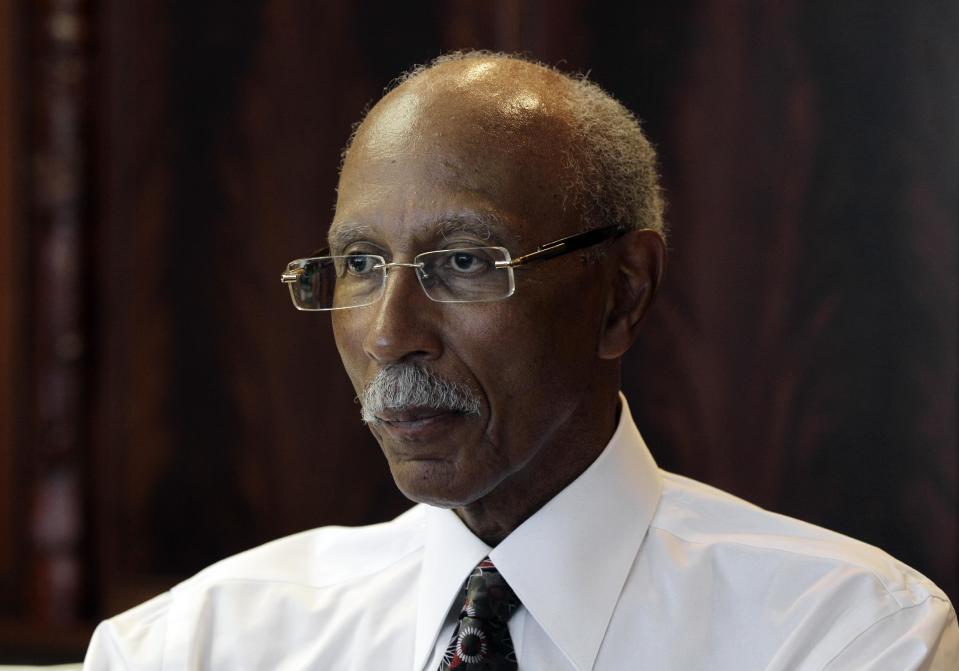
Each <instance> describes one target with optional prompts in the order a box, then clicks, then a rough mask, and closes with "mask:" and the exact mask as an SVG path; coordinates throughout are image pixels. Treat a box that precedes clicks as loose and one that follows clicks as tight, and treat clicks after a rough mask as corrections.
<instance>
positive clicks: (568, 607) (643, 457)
mask: <svg viewBox="0 0 959 671" xmlns="http://www.w3.org/2000/svg"><path fill="white" fill-rule="evenodd" d="M620 403H621V408H622V410H621V412H620V418H619V425H618V426H617V428H616V431H615V432H614V433H613V437H612V438H611V439H610V441H609V443H608V444H607V446H606V448H605V450H603V453H602V454H601V455H600V456H599V457H598V458H597V459H596V461H594V462H593V463H592V464H591V465H590V466H589V468H587V469H586V470H585V471H584V472H583V473H582V474H581V475H580V476H579V477H578V478H577V479H576V480H574V481H573V482H572V483H570V485H569V486H567V487H566V489H564V490H563V491H561V492H560V493H559V494H557V495H556V496H555V497H553V499H552V500H550V501H549V502H548V503H547V504H546V505H545V506H543V507H542V508H541V509H540V510H538V511H537V512H536V513H535V514H533V515H532V516H531V517H530V518H529V519H528V520H526V521H525V522H523V524H521V525H520V526H519V527H518V528H517V529H515V530H514V531H513V533H511V534H510V535H509V536H507V537H506V538H505V539H504V540H503V541H502V542H501V543H500V544H499V545H497V546H496V547H495V548H492V549H491V548H490V547H489V546H488V545H486V544H485V543H484V542H482V541H481V540H479V539H478V538H477V537H476V536H474V535H473V534H472V532H470V531H469V529H468V528H467V527H466V526H465V525H464V524H463V523H462V522H461V521H460V519H459V518H458V517H457V516H456V514H455V513H454V512H453V511H451V510H441V509H438V508H430V509H429V512H428V516H427V532H426V544H425V550H424V557H423V573H422V577H421V581H420V594H419V608H418V613H417V626H416V646H415V658H414V659H415V666H414V669H421V668H423V665H424V664H426V662H427V660H428V658H429V656H430V654H431V653H432V651H433V648H434V646H435V641H436V636H437V635H438V634H439V631H440V629H441V628H442V626H443V622H444V620H445V618H446V615H447V613H448V612H449V609H450V607H451V606H452V604H453V601H454V600H455V599H456V598H457V597H458V596H459V593H460V590H461V588H462V586H463V581H464V580H465V578H466V576H468V575H469V573H470V571H472V569H473V567H474V566H475V565H476V564H477V563H478V562H479V561H480V560H481V559H482V558H483V557H485V556H487V555H489V557H490V559H491V560H492V561H493V563H494V564H496V567H497V568H498V569H499V571H500V573H501V574H502V575H503V577H504V578H505V579H506V581H507V582H508V583H509V585H510V586H511V587H512V588H513V591H514V592H516V595H517V596H518V597H519V598H520V600H521V601H522V602H523V605H524V606H525V607H526V609H527V610H528V611H529V613H530V615H531V616H532V617H533V618H534V619H535V620H536V621H537V622H538V623H539V625H540V626H541V627H542V628H543V630H544V631H545V632H546V633H547V635H549V637H550V639H552V641H553V642H554V643H555V644H556V645H557V646H558V647H559V648H560V650H562V651H563V654H565V655H566V657H567V658H568V659H569V660H570V662H571V663H572V664H573V666H574V667H575V668H576V669H578V670H579V671H586V670H588V669H591V668H592V666H593V663H594V661H595V659H596V655H597V653H598V652H599V647H600V644H601V643H602V641H603V637H604V635H605V633H606V627H607V625H608V624H609V620H610V618H611V617H612V614H613V610H614V608H615V607H616V603H617V601H618V599H619V595H620V592H621V591H622V587H623V584H624V583H625V581H626V577H627V574H628V573H629V570H630V567H631V566H632V565H633V560H634V559H635V557H636V553H637V552H638V550H639V546H640V545H641V544H642V542H643V538H644V537H645V535H646V530H647V528H648V527H649V523H650V521H651V520H652V518H653V514H654V513H655V511H656V507H657V505H658V504H659V497H660V494H661V492H662V482H661V481H660V477H659V472H658V469H657V467H656V463H655V462H654V461H653V457H652V455H651V454H650V453H649V450H648V448H647V447H646V444H645V443H644V442H643V439H642V437H641V436H640V434H639V431H638V430H637V428H636V424H635V423H634V422H633V418H632V416H631V415H630V412H629V406H628V405H627V403H626V399H625V398H624V397H623V396H622V394H620Z"/></svg>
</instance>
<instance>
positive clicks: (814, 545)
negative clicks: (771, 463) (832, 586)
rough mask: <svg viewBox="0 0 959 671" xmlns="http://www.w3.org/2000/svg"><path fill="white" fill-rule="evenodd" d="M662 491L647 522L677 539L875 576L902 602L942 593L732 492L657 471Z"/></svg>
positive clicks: (877, 553)
mask: <svg viewBox="0 0 959 671" xmlns="http://www.w3.org/2000/svg"><path fill="white" fill-rule="evenodd" d="M662 475H663V484H664V487H663V496H662V500H661V502H660V507H659V510H658V511H657V513H656V516H655V517H654V519H653V522H652V526H653V527H655V528H656V529H658V530H660V531H662V532H665V533H668V534H670V535H671V536H673V537H674V538H675V539H676V540H677V541H678V542H680V543H684V544H690V545H695V546H699V547H701V548H706V547H709V548H712V549H713V550H715V551H721V552H726V553H734V554H738V555H741V556H743V557H747V556H748V557H751V558H754V559H755V560H756V561H757V562H759V563H761V562H762V561H763V559H766V561H768V562H769V563H771V564H775V565H777V566H780V567H781V566H783V565H789V566H794V567H795V570H797V571H799V570H801V568H802V567H813V566H820V567H822V568H823V569H826V568H829V569H831V570H838V571H840V572H846V573H849V574H850V575H853V574H855V575H857V576H860V577H861V578H864V579H867V580H871V581H875V583H876V584H877V585H878V586H880V587H881V588H882V590H883V591H885V592H888V593H889V594H892V595H894V597H895V599H896V600H897V601H900V602H901V603H902V604H903V605H909V604H913V603H916V602H918V601H921V600H923V599H925V598H928V597H930V596H934V597H939V598H943V599H945V594H944V593H943V592H942V591H941V590H940V589H939V588H938V587H936V586H935V585H934V584H933V583H932V582H931V581H930V580H929V579H928V578H926V577H925V576H923V575H922V574H920V573H919V572H918V571H916V570H914V569H912V568H910V567H909V566H907V565H906V564H904V563H902V562H900V561H898V560H897V559H895V558H893V557H891V556H890V555H889V554H887V553H886V552H884V551H882V550H880V549H879V548H877V547H875V546H873V545H869V544H868V543H863V542H861V541H858V540H855V539H853V538H850V537H848V536H845V535H843V534H840V533H836V532H834V531H830V530H828V529H824V528H822V527H819V526H816V525H814V524H809V523H807V522H803V521H801V520H797V519H795V518H792V517H788V516H786V515H780V514H777V513H773V512H770V511H768V510H764V509H763V508H760V507H759V506H756V505H754V504H752V503H749V502H747V501H744V500H743V499H740V498H738V497H736V496H733V495H732V494H729V493H727V492H724V491H722V490H719V489H716V488H715V487H711V486H709V485H706V484H703V483H701V482H697V481H695V480H692V479H690V478H686V477H683V476H680V475H676V474H673V473H667V472H663V473H662Z"/></svg>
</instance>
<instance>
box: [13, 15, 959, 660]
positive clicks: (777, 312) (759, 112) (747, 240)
mask: <svg viewBox="0 0 959 671" xmlns="http://www.w3.org/2000/svg"><path fill="white" fill-rule="evenodd" d="M957 34H959V5H957V3H955V2H952V1H951V0H942V1H937V0H929V1H926V2H914V3H904V2H900V1H899V0H875V1H873V2H857V1H853V0H830V1H828V2H827V1H805V0H777V1H776V2H768V1H765V0H675V1H673V2H640V1H637V2H629V3H626V2H622V3H611V2H587V1H586V0H551V1H547V0H486V1H479V0H477V1H467V0H454V1H449V2H438V1H437V2H428V3H398V2H387V1H386V0H375V1H369V2H355V1H354V2H351V1H348V0H327V1H325V2H313V1H312V0H270V1H268V0H207V1H205V2H196V3H193V2H171V1H169V0H166V1H164V0H137V1H136V2H122V1H119V0H114V1H112V2H111V1H109V0H103V1H100V2H93V1H85V0H34V1H32V2H31V1H27V0H3V2H2V4H0V662H14V661H20V662H27V661H29V662H55V661H60V660H77V659H80V658H81V657H82V654H83V650H84V648H85V644H86V640H87V638H88V636H89V634H90V632H91V631H92V628H93V626H94V625H95V623H96V622H97V620H99V619H101V618H103V617H105V616H109V615H111V614H114V613H116V612H118V611H120V610H122V609H125V608H127V607H129V606H132V605H134V604H135V603H137V602H139V601H142V600H144V599H146V598H147V597H149V596H151V595H153V594H155V593H156V592H158V591H161V590H163V589H166V588H168V587H169V586H171V585H172V584H174V583H175V582H177V581H178V580H181V579H182V578H184V577H186V576H188V575H190V574H191V573H193V572H194V571H196V570H198V569H199V568H201V567H203V566H205V565H207V564H209V563H210V562H212V561H214V560H217V559H219V558H222V557H224V556H226V555H229V554H231V553H234V552H236V551H239V550H242V549H245V548H248V547H251V546H253V545H256V544H258V543H261V542H263V541H266V540H268V539H271V538H275V537H278V536H281V535H284V534H289V533H292V532H295V531H298V530H301V529H305V528H309V527H313V526H317V525H324V524H363V523H369V522H373V521H378V520H384V519H388V518H390V517H391V516H393V515H395V514H397V513H399V512H400V511H402V510H403V509H405V508H406V507H407V506H408V505H409V504H408V502H406V501H405V500H404V499H403V498H402V497H401V496H400V495H399V494H398V493H397V492H396V491H395V489H394V486H393V483H392V480H391V478H390V475H389V471H388V469H387V468H386V465H385V463H384V461H383V459H382V457H381V455H380V453H379V449H378V447H377V446H376V444H375V442H374V441H373V440H372V439H371V438H370V436H369V435H368V434H367V432H366V430H365V429H364V427H363V426H362V425H361V423H360V421H359V418H358V411H357V407H356V406H355V404H354V402H353V392H352V389H351V387H350V385H349V383H348V380H347V378H346V376H345V374H344V373H343V371H342V369H341V366H340V362H339V360H338V357H337V354H336V352H335V349H334V346H333V342H332V337H331V334H330V329H329V323H328V318H327V317H325V316H323V315H310V314H304V313H297V312H295V311H294V310H293V307H292V305H291V304H290V300H289V296H288V295H287V293H286V291H285V289H284V287H282V286H281V284H280V282H279V273H280V271H281V270H282V269H283V267H284V265H285V263H286V262H287V261H289V260H290V259H292V258H295V257H299V256H303V255H304V254H308V253H309V252H310V251H311V250H313V249H314V248H316V247H319V246H320V245H321V243H322V241H323V239H324V234H325V231H326V227H327V223H328V221H329V220H330V217H331V206H332V204H333V195H334V194H333V188H334V185H335V180H336V166H337V163H338V161H339V151H340V147H341V146H342V145H343V143H344V142H345V140H346V138H347V136H348V134H349V132H350V125H351V123H352V122H354V121H355V120H356V119H357V118H358V117H359V115H360V114H361V111H362V110H363V109H364V106H366V105H367V104H368V103H369V102H370V101H372V100H375V99H376V98H377V97H378V96H379V94H380V92H381V91H382V89H383V87H384V86H386V85H387V84H388V83H389V82H390V80H391V79H393V78H394V77H395V76H396V75H398V74H399V73H400V72H401V71H403V70H404V69H406V68H408V67H410V66H412V65H413V64H416V63H420V62H423V61H425V60H428V59H430V58H432V57H434V56H436V55H438V54H440V53H442V52H444V51H447V50H450V49H460V48H489V49H502V50H507V51H520V52H524V53H526V54H529V55H531V56H533V57H536V58H538V59H541V60H544V61H546V62H548V63H551V64H556V65H558V66H559V67H561V68H563V69H568V70H579V71H588V72H589V73H590V76H591V77H592V78H593V79H594V80H596V81H597V82H598V83H600V84H601V85H602V86H604V87H606V88H607V89H608V90H610V91H611V92H612V93H613V94H614V95H616V96H617V97H618V98H620V99H621V100H622V101H623V102H624V103H625V104H626V105H627V106H628V107H630V108H631V109H633V110H634V111H635V112H637V113H638V114H639V115H640V116H641V117H642V119H644V121H645V127H646V129H647V131H648V134H649V135H650V137H651V138H652V140H653V141H654V142H655V144H656V145H657V146H658V147H659V150H660V152H661V157H662V168H663V174H664V180H665V185H666V190H667V195H668V198H669V201H670V210H669V215H668V218H669V221H670V224H671V227H672V238H671V265H670V269H669V272H668V277H667V283H666V287H665V290H664V292H663V293H662V295H661V296H660V299H659V301H658V304H657V305H656V307H655V308H654V310H653V312H652V314H651V315H650V317H649V319H648V324H647V326H646V327H645V331H644V333H643V335H642V338H641V341H640V342H639V344H638V346H637V347H636V348H635V351H634V352H633V353H632V354H631V355H630V357H629V359H628V360H627V362H626V378H625V379H626V381H625V385H624V386H625V391H626V393H627V395H628V397H629V398H630V401H631V404H632V408H633V410H634V413H635V414H636V416H637V420H638V423H639V426H640V428H641V430H642V431H643V433H644V435H645V437H646V439H647V441H648V442H649V444H650V446H651V449H652V450H653V453H654V455H655V456H656V458H657V460H658V462H659V464H660V465H661V466H662V467H664V468H666V469H668V470H673V471H676V472H680V473H683V474H686V475H689V476H692V477H695V478H698V479H700V480H704V481H706V482H708V483H711V484H714V485H716V486H719V487H722V488H724V489H727V490H729V491H731V492H733V493H735V494H737V495H739V496H742V497H745V498H747V499H750V500H752V501H755V502H756V503H759V504H761V505H763V506H765V507H767V508H770V509H772V510H775V511H778V512H782V513H786V514H789V515H793V516H797V517H800V518H803V519H806V520H809V521H811V522H815V523H817V524H821V525H825V526H827V527H831V528H833V529H836V530H839V531H841V532H844V533H847V534H850V535H852V536H856V537H858V538H861V539H863V540H866V541H868V542H870V543H874V544H876V545H879V546H881V547H883V548H884V549H886V550H888V551H889V552H891V553H892V554H894V555H896V556H897V557H899V558H901V559H903V560H904V561H906V562H908V563H910V564H912V565H913V566H915V567H916V568H917V569H919V570H920V571H922V572H923V573H925V574H926V575H928V576H929V577H931V578H932V579H934V580H935V581H936V582H938V583H939V585H941V586H942V587H943V588H944V589H945V590H946V592H947V593H948V594H950V596H951V598H952V599H953V600H955V599H956V598H957V597H959V576H957V565H959V552H957V534H959V531H957V497H959V494H957V486H959V465H957V464H959V458H957V457H959V450H957V407H959V398H957V347H959V345H957V342H959V335H957V315H959V297H957V285H959V282H957V274H959V267H957V266H959V249H957V237H959V235H957V229H959V226H957V222H959V42H957V40H956V35H957ZM558 337H561V334H559V335H558Z"/></svg>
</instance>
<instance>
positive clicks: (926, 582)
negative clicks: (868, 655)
mask: <svg viewBox="0 0 959 671" xmlns="http://www.w3.org/2000/svg"><path fill="white" fill-rule="evenodd" d="M649 526H650V528H652V529H656V530H658V531H662V532H663V533H667V534H669V535H670V536H673V537H674V538H678V539H679V540H681V541H683V542H686V543H692V544H694V545H706V543H703V542H701V541H694V540H692V539H690V538H685V537H684V536H681V535H680V534H678V533H676V532H675V531H671V530H670V529H665V528H663V527H660V526H656V525H655V524H650V525H649ZM723 544H724V545H738V546H741V547H747V548H753V549H756V550H767V551H770V552H781V553H783V554H789V555H795V556H798V557H814V558H817V559H822V560H831V561H835V562H836V563H839V564H844V565H846V566H854V567H856V568H859V569H861V570H863V571H865V572H867V573H869V575H871V576H872V577H874V578H875V579H876V580H877V581H878V582H879V584H880V585H882V587H883V589H884V590H886V593H887V594H888V595H889V596H890V597H892V598H893V599H894V600H895V602H896V603H897V604H899V606H900V608H912V607H913V606H915V605H918V604H914V603H912V604H903V603H902V602H901V601H900V600H899V599H898V598H896V594H901V593H905V594H910V595H911V594H912V592H911V591H910V590H909V589H908V588H905V587H902V588H897V589H892V588H891V587H890V585H888V584H887V583H886V581H885V580H884V579H883V577H882V576H881V575H880V574H879V573H877V572H876V571H875V570H873V569H872V568H871V567H868V566H863V565H862V564H858V563H856V562H853V561H849V560H846V559H839V558H836V557H828V556H822V555H817V554H811V553H803V552H797V551H795V550H786V549H783V548H776V547H767V546H765V545H758V544H752V543H742V542H740V541H729V540H727V541H723ZM876 549H878V548H876ZM879 551H880V552H882V550H879ZM916 576H917V577H919V578H921V579H920V580H917V582H919V583H921V584H922V585H923V586H925V587H927V588H930V587H931V588H933V589H935V590H937V591H938V587H936V585H935V583H933V582H932V581H930V580H929V579H928V578H926V577H925V576H922V575H921V574H919V573H917V574H916ZM929 598H935V599H940V600H942V601H946V602H948V601H949V600H948V599H947V598H944V597H942V596H939V595H938V594H934V593H932V592H930V593H929V594H927V595H926V597H925V598H924V599H923V600H922V601H920V602H919V603H925V602H926V600H927V599H929Z"/></svg>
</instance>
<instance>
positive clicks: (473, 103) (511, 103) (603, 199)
mask: <svg viewBox="0 0 959 671" xmlns="http://www.w3.org/2000/svg"><path fill="white" fill-rule="evenodd" d="M451 136H455V139H456V141H457V142H458V143H460V145H461V147H462V149H463V150H464V151H467V152H475V154H474V155H475V156H476V157H477V159H478V158H479V157H481V156H483V157H486V156H487V155H488V154H490V153H491V152H493V153H498V154H500V158H501V159H506V160H507V161H510V162H516V163H517V166H516V167H518V168H523V169H533V168H535V165H534V164H536V163H544V164H547V165H549V166H550V174H549V175H548V176H546V177H547V178H548V179H550V180H553V182H554V183H553V190H554V191H555V195H556V197H558V198H559V199H560V202H561V207H562V208H563V210H564V211H567V212H569V213H570V214H572V215H574V216H575V217H576V218H578V220H579V226H578V228H579V229H583V228H593V227H599V226H604V225H609V224H620V225H623V226H625V227H626V228H629V229H652V230H656V231H659V232H661V233H662V232H664V231H663V229H664V224H663V201H662V197H661V192H660V186H659V179H658V174H657V169H656V157H655V152H654V151H653V149H652V147H651V145H650V144H649V142H648V141H647V139H646V138H645V136H644V135H643V133H642V130H641V128H640V125H639V123H638V121H637V119H636V118H635V116H633V115H632V114H631V113H630V112H629V111H628V110H626V109H625V108H624V107H623V106H622V105H621V104H620V103H619V102H617V101H616V100H615V99H613V98H612V97H610V96H609V95H608V94H606V93H605V92H604V91H602V89H600V88H599V87H598V86H596V85H595V84H593V83H591V82H589V81H587V80H585V79H583V78H576V77H571V76H569V75H566V74H564V73H561V72H559V71H558V70H556V69H554V68H550V67H547V66H545V65H542V64H540V63H536V62H531V61H528V60H524V59H521V58H518V57H515V56H510V55H506V54H490V53H484V52H466V53H455V54H449V55H446V56H442V57H440V58H438V59H436V60H435V61H433V62H431V63H430V64H428V65H424V66H420V67H417V68H415V69H413V70H411V71H410V72H408V73H407V74H405V75H403V76H402V77H400V78H399V79H397V81H396V83H395V86H394V87H393V88H392V90H390V91H389V92H388V93H387V95H386V96H384V98H383V99H382V100H380V101H379V102H378V103H377V104H376V105H375V106H374V107H373V108H372V109H371V110H370V112H369V114H368V115H367V116H366V118H365V119H364V120H363V121H362V122H361V123H360V124H358V125H357V127H356V129H355V131H354V134H353V136H352V137H351V139H350V143H349V144H348V145H347V148H346V149H345V150H344V161H343V168H344V169H345V168H346V167H347V166H348V164H349V162H350V155H351V153H353V150H354V149H359V150H361V151H362V153H364V155H367V154H368V153H369V152H374V153H375V154H378V155H383V153H384V152H393V151H396V150H398V149H409V148H410V146H411V145H414V144H419V145H420V147H421V148H423V149H428V147H425V146H423V145H424V144H425V145H429V143H430V142H432V141H445V140H448V139H449V138H450V137H451ZM476 164H480V162H479V161H477V162H476V163H475V164H474V166H475V165H476ZM463 168H464V169H465V172H463V173H462V174H458V178H469V177H470V174H469V168H470V166H463ZM474 169H475V167H474ZM503 177H504V178H508V179H514V178H515V177H516V174H515V171H514V172H513V173H512V174H508V175H503Z"/></svg>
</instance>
